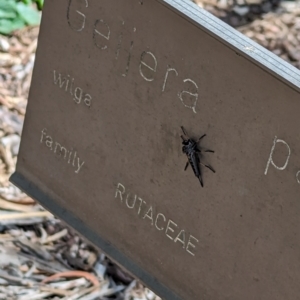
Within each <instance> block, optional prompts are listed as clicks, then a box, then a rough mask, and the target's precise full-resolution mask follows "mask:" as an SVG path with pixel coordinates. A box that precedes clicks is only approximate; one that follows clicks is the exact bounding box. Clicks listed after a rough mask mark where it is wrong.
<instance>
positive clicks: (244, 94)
mask: <svg viewBox="0 0 300 300" xmlns="http://www.w3.org/2000/svg"><path fill="white" fill-rule="evenodd" d="M299 86H300V72H299V71H298V70H297V69H295V68H294V67H292V66H290V65H289V64H287V63H285V62H284V61H282V60H281V59H280V58H278V57H277V56H275V55H273V54H272V53H270V52H268V51H266V50H265V49H263V48H262V47H260V46H259V45H257V44H256V43H254V42H252V41H250V40H249V39H248V38H246V37H244V36H243V35H241V34H239V33H238V32H237V31H235V30H234V29H232V28H230V27H229V26H227V25H226V24H224V23H222V22H221V21H219V20H217V19H216V18H215V17H213V16H212V15H210V14H209V13H207V12H205V11H203V10H202V9H200V8H199V7H197V6H196V5H194V4H193V3H192V2H190V1H188V0H143V1H142V0H127V1H117V0H101V1H97V0H46V2H45V7H44V11H43V18H42V24H41V30H40V36H39V45H38V51H37V57H36V64H35V68H34V74H33V81H32V86H31V91H30V96H29V102H28V108H27V113H26V118H25V125H24V130H23V135H22V142H21V148H20V153H19V157H18V163H17V168H16V172H15V173H14V174H13V176H12V178H11V180H12V182H13V183H14V184H15V185H17V186H18V187H20V188H21V189H22V190H24V191H25V192H26V193H27V194H28V195H30V196H31V197H33V198H34V199H36V200H37V201H39V202H40V203H41V204H42V205H43V206H44V207H46V208H47V209H48V210H50V211H51V212H53V213H54V214H55V215H57V216H58V217H59V218H61V219H63V220H64V221H66V222H67V223H68V224H70V225H71V226H73V227H74V228H75V229H76V230H77V231H78V232H79V233H81V234H82V235H83V236H84V237H86V238H87V239H88V240H90V241H91V242H92V243H94V244H95V245H96V246H97V247H99V248H101V249H102V250H103V251H104V252H106V253H107V254H108V255H109V256H110V257H111V258H112V259H113V260H115V261H116V262H118V263H120V264H121V265H123V266H124V267H125V268H126V269H127V270H128V271H130V272H131V273H132V274H133V275H134V276H136V277H138V278H139V279H141V280H142V281H143V282H144V283H145V284H146V285H148V286H149V287H150V288H151V289H153V290H154V291H155V292H156V293H157V294H158V295H160V296H161V297H162V298H164V299H172V300H174V299H191V300H199V299H207V300H223V299H224V300H225V299H230V300H240V299H243V300H252V299H264V300H269V299H270V300H271V299H272V300H282V299H290V300H292V299H298V296H299V293H300V287H299V285H298V284H297V283H298V282H299V281H300V271H299V270H300V260H299V251H300V239H299V234H300V227H299V214H300V200H299V193H300V138H299V128H300V118H299V111H300V95H299ZM205 134H206V135H205ZM204 135H205V136H204Z"/></svg>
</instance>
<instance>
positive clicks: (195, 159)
mask: <svg viewBox="0 0 300 300" xmlns="http://www.w3.org/2000/svg"><path fill="white" fill-rule="evenodd" d="M181 129H182V132H183V134H184V135H185V136H186V137H187V139H186V138H185V137H184V136H183V135H181V138H182V152H183V153H184V154H186V156H187V158H188V161H187V163H186V165H185V168H184V171H186V169H187V167H188V166H189V165H191V166H192V169H193V171H194V174H195V176H196V177H197V178H198V179H199V181H200V184H201V186H202V187H203V180H202V175H201V167H200V165H201V166H204V167H206V168H208V169H210V170H211V171H212V172H214V173H216V171H215V170H214V169H213V168H212V167H211V166H210V165H206V164H204V163H202V162H201V160H200V157H201V153H202V152H211V153H214V152H215V151H213V150H202V151H201V148H199V147H198V143H199V142H200V140H202V139H203V138H204V137H205V136H206V134H203V135H202V136H201V137H200V138H199V139H198V140H197V141H195V140H194V139H192V138H190V137H189V136H188V134H187V132H186V131H185V129H184V128H183V126H181Z"/></svg>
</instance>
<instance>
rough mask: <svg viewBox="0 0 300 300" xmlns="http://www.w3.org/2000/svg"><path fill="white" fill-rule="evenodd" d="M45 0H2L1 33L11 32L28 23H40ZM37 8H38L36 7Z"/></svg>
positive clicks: (0, 14)
mask: <svg viewBox="0 0 300 300" xmlns="http://www.w3.org/2000/svg"><path fill="white" fill-rule="evenodd" d="M43 4H44V0H21V1H17V0H0V33H2V34H10V33H12V32H13V31H14V30H17V29H20V28H23V27H24V26H26V25H38V24H39V23H40V19H41V14H40V12H38V11H37V9H39V10H41V9H42V7H43ZM35 7H36V8H37V9H36V8H35Z"/></svg>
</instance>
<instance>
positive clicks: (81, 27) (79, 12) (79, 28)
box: [67, 0, 89, 31]
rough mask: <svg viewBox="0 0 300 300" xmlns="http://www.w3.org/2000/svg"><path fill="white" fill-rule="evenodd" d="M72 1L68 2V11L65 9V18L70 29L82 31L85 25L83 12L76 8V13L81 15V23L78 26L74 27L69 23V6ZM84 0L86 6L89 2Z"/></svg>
mask: <svg viewBox="0 0 300 300" xmlns="http://www.w3.org/2000/svg"><path fill="white" fill-rule="evenodd" d="M72 1H73V0H69V4H68V11H67V20H68V24H69V26H70V28H71V29H72V30H75V31H82V30H83V29H84V27H85V20H86V16H85V14H83V13H82V12H81V11H79V10H76V12H77V14H78V15H80V16H81V17H82V24H81V26H80V27H78V28H75V27H74V26H72V24H71V20H70V7H71V4H72ZM83 1H84V2H85V7H86V8H87V7H88V6H89V3H88V0H83Z"/></svg>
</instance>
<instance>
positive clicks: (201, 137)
mask: <svg viewBox="0 0 300 300" xmlns="http://www.w3.org/2000/svg"><path fill="white" fill-rule="evenodd" d="M205 136H206V134H203V135H202V136H200V137H199V140H198V142H199V141H200V140H202V139H203V138H204V137H205ZM198 142H197V143H198Z"/></svg>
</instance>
